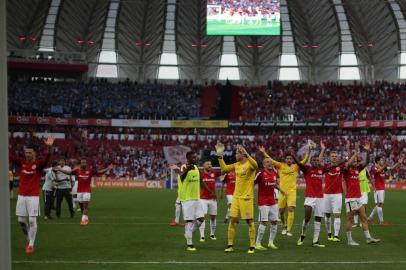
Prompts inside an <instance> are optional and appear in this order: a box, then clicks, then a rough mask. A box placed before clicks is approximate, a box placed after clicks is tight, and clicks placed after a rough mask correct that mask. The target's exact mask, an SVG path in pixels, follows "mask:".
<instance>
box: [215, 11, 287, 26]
mask: <svg viewBox="0 0 406 270" xmlns="http://www.w3.org/2000/svg"><path fill="white" fill-rule="evenodd" d="M222 17H223V18H222V19H223V20H224V21H225V23H226V24H246V23H248V24H250V25H262V20H263V19H266V20H267V25H268V26H274V25H273V22H276V25H275V26H279V25H280V18H281V15H280V13H279V12H277V11H275V12H274V11H268V10H262V9H261V8H259V7H256V8H255V10H253V9H252V8H251V7H248V8H247V9H242V8H238V9H230V8H225V9H224V12H223V14H222Z"/></svg>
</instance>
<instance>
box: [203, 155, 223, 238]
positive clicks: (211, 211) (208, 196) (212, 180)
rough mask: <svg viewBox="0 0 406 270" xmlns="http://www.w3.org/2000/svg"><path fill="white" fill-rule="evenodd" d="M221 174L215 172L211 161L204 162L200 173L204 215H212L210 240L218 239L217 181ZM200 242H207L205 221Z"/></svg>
mask: <svg viewBox="0 0 406 270" xmlns="http://www.w3.org/2000/svg"><path fill="white" fill-rule="evenodd" d="M219 177H220V173H219V172H217V171H214V170H213V166H212V163H211V160H205V161H204V162H203V170H202V171H201V172H200V181H202V185H204V186H205V187H203V188H202V189H201V190H200V202H201V203H202V208H203V213H204V214H205V215H207V214H208V215H210V239H211V240H217V239H216V235H215V234H216V223H217V220H216V217H217V200H216V196H215V195H216V181H217V179H219ZM199 229H200V242H204V241H205V235H204V231H205V229H206V222H205V221H203V223H202V225H201V226H200V228H199Z"/></svg>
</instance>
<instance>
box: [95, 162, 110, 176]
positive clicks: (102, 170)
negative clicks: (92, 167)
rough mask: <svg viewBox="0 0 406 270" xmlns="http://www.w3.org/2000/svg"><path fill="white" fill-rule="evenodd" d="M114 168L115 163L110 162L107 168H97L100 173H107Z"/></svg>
mask: <svg viewBox="0 0 406 270" xmlns="http://www.w3.org/2000/svg"><path fill="white" fill-rule="evenodd" d="M112 169H114V165H113V164H110V165H109V166H107V168H104V169H100V170H97V173H98V174H105V173H106V172H107V171H109V170H112Z"/></svg>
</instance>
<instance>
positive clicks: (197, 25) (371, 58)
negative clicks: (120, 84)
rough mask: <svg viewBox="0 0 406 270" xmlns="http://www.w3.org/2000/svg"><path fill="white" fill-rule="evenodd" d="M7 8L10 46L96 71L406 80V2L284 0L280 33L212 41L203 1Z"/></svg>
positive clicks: (100, 0) (116, 0) (51, 0)
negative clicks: (79, 59)
mask: <svg viewBox="0 0 406 270" xmlns="http://www.w3.org/2000/svg"><path fill="white" fill-rule="evenodd" d="M7 12H8V13H7V23H8V29H7V44H8V49H9V50H10V51H11V50H32V51H37V50H39V49H41V50H42V51H44V52H47V51H50V52H52V51H55V52H80V53H83V54H84V55H85V58H86V60H87V62H88V63H89V67H90V73H89V75H90V76H96V75H99V76H109V77H119V78H129V79H132V80H138V81H143V80H146V79H154V78H168V77H169V78H180V79H182V80H183V79H187V80H194V81H197V82H204V81H211V80H218V79H219V76H220V79H221V78H222V79H225V78H235V79H239V80H241V81H247V82H249V83H254V84H264V83H266V82H267V81H269V80H277V79H283V78H286V79H287V80H289V79H293V80H296V79H300V80H305V81H310V82H322V81H327V80H338V79H343V80H344V79H349V80H351V79H357V78H359V79H361V80H363V81H369V82H372V81H374V80H394V81H395V80H398V79H400V78H406V22H405V19H404V15H405V12H406V0H307V1H303V0H281V27H282V35H281V36H276V37H275V36H260V37H253V36H239V37H235V38H230V37H220V36H214V37H213V36H212V37H208V36H206V35H205V25H206V20H205V18H206V2H205V1H201V0H167V1H163V0H121V1H120V0H86V1H82V0H21V1H12V0H8V1H7ZM403 52H404V53H403ZM224 55H226V56H224ZM235 56H236V57H235ZM223 57H225V58H223ZM222 60H223V61H222ZM402 64H405V67H401V65H402ZM296 71H298V72H296Z"/></svg>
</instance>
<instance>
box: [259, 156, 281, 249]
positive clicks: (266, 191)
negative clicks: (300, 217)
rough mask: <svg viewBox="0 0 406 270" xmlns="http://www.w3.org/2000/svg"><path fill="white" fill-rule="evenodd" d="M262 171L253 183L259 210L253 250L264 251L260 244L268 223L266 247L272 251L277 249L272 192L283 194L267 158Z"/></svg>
mask: <svg viewBox="0 0 406 270" xmlns="http://www.w3.org/2000/svg"><path fill="white" fill-rule="evenodd" d="M262 165H263V166H264V170H262V171H261V172H259V173H258V174H257V175H256V177H255V183H256V184H257V185H258V209H259V222H260V224H259V226H258V235H257V241H256V244H255V249H257V250H266V249H267V248H265V247H263V246H262V244H261V242H262V238H263V237H264V234H265V230H266V227H267V226H268V223H269V222H271V228H270V236H269V242H268V247H270V248H272V249H278V247H277V246H276V245H275V244H274V241H275V236H276V233H277V231H278V223H277V222H278V214H279V209H278V203H277V202H276V200H275V192H274V190H275V189H277V190H279V191H280V192H281V193H282V194H285V192H284V191H283V190H282V189H280V187H279V185H278V172H277V171H276V170H274V168H273V165H272V161H271V159H269V158H265V159H264V160H263V161H262Z"/></svg>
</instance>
